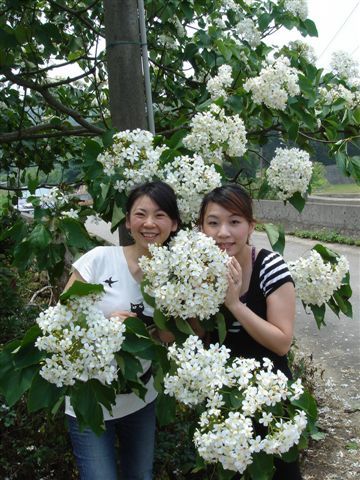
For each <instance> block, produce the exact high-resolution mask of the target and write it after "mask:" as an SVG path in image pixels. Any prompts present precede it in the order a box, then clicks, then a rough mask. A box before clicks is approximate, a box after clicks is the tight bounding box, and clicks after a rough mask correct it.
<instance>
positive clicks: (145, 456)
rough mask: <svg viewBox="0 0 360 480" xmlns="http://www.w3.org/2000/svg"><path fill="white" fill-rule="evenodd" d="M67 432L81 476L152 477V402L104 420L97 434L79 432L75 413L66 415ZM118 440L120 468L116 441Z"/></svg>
mask: <svg viewBox="0 0 360 480" xmlns="http://www.w3.org/2000/svg"><path fill="white" fill-rule="evenodd" d="M67 420H68V426H69V432H70V437H71V442H72V445H73V451H74V455H75V458H76V463H77V466H78V469H79V473H80V478H81V480H118V479H119V478H120V479H121V480H151V479H152V466H153V458H154V443H155V402H152V403H150V404H149V405H147V406H146V407H144V408H142V409H141V410H138V411H137V412H135V413H132V414H130V415H127V416H126V417H122V418H117V419H114V420H108V421H106V422H105V428H106V430H105V432H104V433H103V434H101V435H100V436H98V435H96V434H95V433H94V432H93V431H92V430H90V429H84V430H83V431H82V432H80V430H79V427H78V423H77V420H76V418H75V417H71V416H69V415H67ZM116 436H118V438H119V441H120V470H121V474H120V475H119V473H118V468H117V454H116V447H115V441H116Z"/></svg>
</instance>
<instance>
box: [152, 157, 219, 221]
mask: <svg viewBox="0 0 360 480" xmlns="http://www.w3.org/2000/svg"><path fill="white" fill-rule="evenodd" d="M159 176H160V178H162V179H163V180H164V182H166V183H168V184H169V185H171V187H172V188H173V189H174V191H175V193H176V196H177V201H178V206H179V210H180V216H181V220H182V222H183V223H184V224H185V225H190V224H191V223H192V222H195V221H196V220H197V217H198V213H199V210H200V205H201V202H202V198H203V196H204V195H205V194H206V193H208V192H210V191H211V190H213V189H214V188H216V187H220V186H221V176H220V174H219V173H218V172H217V171H216V170H215V168H214V165H206V164H205V163H204V160H203V159H202V158H201V157H200V155H194V157H193V158H191V157H189V156H182V157H176V158H175V159H174V160H173V161H172V162H171V163H168V164H166V165H165V167H164V170H163V171H162V172H160V173H159Z"/></svg>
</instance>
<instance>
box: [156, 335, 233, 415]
mask: <svg viewBox="0 0 360 480" xmlns="http://www.w3.org/2000/svg"><path fill="white" fill-rule="evenodd" d="M168 357H169V359H171V360H173V361H174V362H175V364H176V367H177V370H176V374H174V375H170V374H167V375H166V376H165V378H164V388H165V389H164V392H165V393H167V394H168V395H170V396H174V397H176V399H177V400H179V401H180V402H182V403H184V404H185V405H198V404H199V403H201V402H203V401H204V400H205V399H206V398H209V402H208V407H209V409H210V410H211V411H212V412H213V414H214V411H218V409H219V408H220V407H221V406H222V405H223V402H222V397H221V396H220V395H218V394H216V393H215V391H216V389H218V388H221V387H222V386H223V384H224V382H225V379H226V362H227V360H228V359H229V357H230V350H229V349H227V348H226V347H225V346H221V347H220V346H219V345H218V344H215V345H211V346H210V348H209V349H205V348H204V346H203V344H202V341H201V340H200V339H199V338H198V337H196V336H194V335H192V336H190V337H188V338H187V339H186V341H185V342H184V343H183V345H182V346H181V347H177V346H176V345H171V346H170V347H169V349H168ZM210 399H211V400H210Z"/></svg>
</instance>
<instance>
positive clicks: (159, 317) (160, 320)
mask: <svg viewBox="0 0 360 480" xmlns="http://www.w3.org/2000/svg"><path fill="white" fill-rule="evenodd" d="M145 301H146V299H145ZM154 323H155V325H156V326H157V327H158V328H160V330H167V318H166V317H165V315H164V314H163V313H162V311H161V310H158V309H157V308H155V310H154Z"/></svg>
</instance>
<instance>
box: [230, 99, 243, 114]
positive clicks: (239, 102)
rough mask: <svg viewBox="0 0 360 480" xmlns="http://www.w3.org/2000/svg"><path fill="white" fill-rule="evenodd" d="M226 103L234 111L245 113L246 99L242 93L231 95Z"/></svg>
mask: <svg viewBox="0 0 360 480" xmlns="http://www.w3.org/2000/svg"><path fill="white" fill-rule="evenodd" d="M226 104H227V105H229V107H230V108H231V110H232V111H233V112H234V113H243V111H244V99H243V97H242V96H241V95H231V96H230V97H229V98H228V99H227V100H226Z"/></svg>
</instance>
